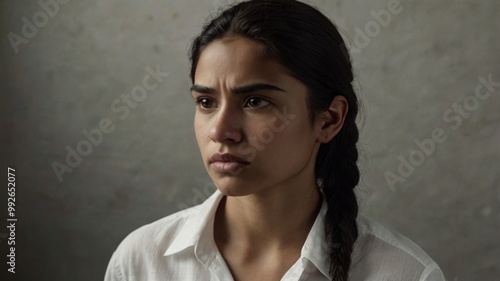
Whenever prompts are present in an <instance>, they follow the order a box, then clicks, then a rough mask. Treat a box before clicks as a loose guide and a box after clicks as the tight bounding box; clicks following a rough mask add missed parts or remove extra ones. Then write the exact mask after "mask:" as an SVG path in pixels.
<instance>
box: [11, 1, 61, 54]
mask: <svg viewBox="0 0 500 281" xmlns="http://www.w3.org/2000/svg"><path fill="white" fill-rule="evenodd" d="M69 2H70V0H48V1H46V2H44V0H40V1H38V6H40V8H41V10H40V11H37V12H35V13H34V14H33V16H32V17H31V21H30V20H29V19H28V18H27V17H22V18H21V21H22V22H23V27H22V28H21V34H22V35H19V34H16V33H14V32H9V33H8V34H7V38H8V39H9V42H10V45H11V46H12V49H13V50H14V53H16V54H17V53H19V45H21V44H28V42H29V39H32V38H33V37H35V36H36V35H37V34H38V29H39V28H42V27H44V26H46V25H47V24H48V23H49V20H50V18H53V17H55V16H56V15H57V14H58V13H59V5H66V4H68V3H69Z"/></svg>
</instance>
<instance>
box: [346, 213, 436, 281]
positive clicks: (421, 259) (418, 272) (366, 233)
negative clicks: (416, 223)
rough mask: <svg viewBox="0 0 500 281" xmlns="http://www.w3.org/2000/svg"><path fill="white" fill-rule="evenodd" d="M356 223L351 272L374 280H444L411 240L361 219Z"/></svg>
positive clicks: (371, 221)
mask: <svg viewBox="0 0 500 281" xmlns="http://www.w3.org/2000/svg"><path fill="white" fill-rule="evenodd" d="M357 223H358V229H359V236H358V239H357V241H356V244H355V250H354V253H353V255H354V257H353V272H355V273H356V272H357V273H358V274H364V275H367V274H369V276H370V277H371V278H368V279H372V278H375V279H377V280H381V279H383V280H419V281H420V280H421V281H423V280H425V281H431V280H432V281H434V280H436V281H442V280H444V277H443V274H442V272H441V270H440V269H439V266H438V265H437V264H436V263H435V262H434V261H433V260H432V259H431V258H430V257H429V255H427V253H425V252H424V251H423V250H422V248H420V247H419V246H418V245H417V244H415V243H414V242H413V241H411V240H410V239H408V238H406V237H405V236H403V235H401V234H400V233H398V232H396V231H393V230H389V229H387V228H386V227H384V226H382V225H381V224H379V223H378V222H376V221H374V220H373V219H371V218H369V217H366V216H363V215H360V216H358V219H357ZM353 280H356V279H355V278H353ZM359 280H366V278H362V279H359Z"/></svg>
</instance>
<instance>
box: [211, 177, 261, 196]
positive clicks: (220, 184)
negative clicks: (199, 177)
mask: <svg viewBox="0 0 500 281" xmlns="http://www.w3.org/2000/svg"><path fill="white" fill-rule="evenodd" d="M229 181H230V182H228V181H227V180H225V179H223V180H218V181H214V183H215V186H217V189H218V190H219V191H220V192H221V193H222V194H224V195H226V196H234V197H238V196H246V195H250V194H252V193H255V192H256V190H254V189H252V188H250V187H248V186H246V185H245V184H238V183H236V182H234V181H231V180H229Z"/></svg>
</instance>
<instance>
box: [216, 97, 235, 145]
mask: <svg viewBox="0 0 500 281" xmlns="http://www.w3.org/2000/svg"><path fill="white" fill-rule="evenodd" d="M241 127H242V126H241V115H240V114H239V112H238V111H237V110H236V109H234V108H231V107H230V105H228V104H226V105H223V106H221V107H220V108H219V110H218V111H217V113H216V115H214V116H213V123H212V124H211V128H210V133H209V135H210V138H211V139H212V141H214V142H218V143H224V144H232V143H239V142H241V139H242V131H241Z"/></svg>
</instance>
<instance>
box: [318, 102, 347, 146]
mask: <svg viewBox="0 0 500 281" xmlns="http://www.w3.org/2000/svg"><path fill="white" fill-rule="evenodd" d="M347 111H348V103H347V99H346V98H345V97H344V96H341V95H338V96H336V97H335V98H334V99H333V100H332V103H331V104H330V107H329V108H328V109H327V110H325V111H323V112H321V113H319V116H317V117H318V118H317V120H318V122H319V124H318V126H319V132H318V138H317V140H318V142H320V143H327V142H329V141H331V140H332V139H333V137H335V136H336V135H337V134H338V132H339V131H340V129H342V125H344V120H345V116H346V115H347Z"/></svg>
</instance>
